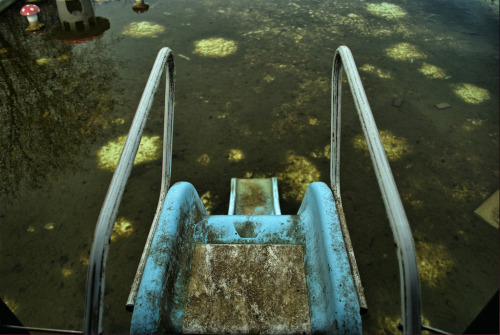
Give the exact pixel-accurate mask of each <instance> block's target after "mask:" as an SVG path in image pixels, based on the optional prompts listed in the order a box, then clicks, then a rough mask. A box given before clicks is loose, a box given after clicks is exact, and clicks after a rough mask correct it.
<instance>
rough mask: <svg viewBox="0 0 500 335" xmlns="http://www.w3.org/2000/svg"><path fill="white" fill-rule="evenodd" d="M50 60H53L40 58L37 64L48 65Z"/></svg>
mask: <svg viewBox="0 0 500 335" xmlns="http://www.w3.org/2000/svg"><path fill="white" fill-rule="evenodd" d="M50 60H51V59H50V58H48V57H42V58H38V59H37V60H36V63H37V64H38V65H46V64H48V63H50Z"/></svg>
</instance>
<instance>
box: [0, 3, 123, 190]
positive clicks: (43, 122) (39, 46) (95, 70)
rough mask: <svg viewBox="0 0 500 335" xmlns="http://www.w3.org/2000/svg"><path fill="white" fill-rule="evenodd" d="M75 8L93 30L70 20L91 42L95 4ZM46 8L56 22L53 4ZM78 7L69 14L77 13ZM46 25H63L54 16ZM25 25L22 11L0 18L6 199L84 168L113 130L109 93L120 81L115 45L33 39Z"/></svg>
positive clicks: (1, 171) (0, 183) (0, 175)
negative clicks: (100, 140)
mask: <svg viewBox="0 0 500 335" xmlns="http://www.w3.org/2000/svg"><path fill="white" fill-rule="evenodd" d="M68 2H74V1H68ZM77 2H78V3H79V4H80V5H81V12H82V13H85V15H87V18H88V19H87V22H88V27H89V28H88V29H86V26H85V24H82V25H80V24H79V23H77V22H78V21H77V20H76V19H74V20H73V21H71V22H74V26H75V27H76V29H77V31H76V32H75V34H80V35H78V36H77V37H82V36H83V35H82V34H87V35H85V36H87V38H88V37H89V36H92V34H93V33H94V32H95V31H97V30H96V27H98V26H99V20H98V18H95V15H94V14H93V10H91V11H90V12H89V11H88V10H86V9H87V8H88V7H85V6H86V3H89V4H90V1H77ZM58 3H59V1H58ZM41 7H42V11H44V12H45V15H47V14H48V13H51V14H52V15H55V16H56V17H57V14H56V13H55V10H54V9H55V8H54V7H55V6H54V5H53V3H42V4H41ZM79 8H80V7H78V6H76V5H75V7H72V8H71V7H70V8H69V9H68V12H69V13H71V10H72V12H73V14H72V15H76V14H78V13H75V12H79ZM92 18H95V19H94V23H95V24H93V23H91V22H92ZM51 21H52V22H51ZM106 21H107V20H106ZM44 22H47V23H48V24H47V25H51V26H54V24H57V22H56V21H55V20H54V18H53V17H48V16H45V17H44ZM67 22H69V21H67ZM50 23H52V24H50ZM25 25H26V22H25V18H24V17H22V16H20V15H19V9H18V8H16V6H11V7H10V8H8V9H7V10H5V11H4V12H2V13H0V111H1V113H0V190H1V193H2V194H7V195H15V194H17V193H18V191H19V190H20V189H26V188H27V189H30V188H36V187H40V186H43V185H44V184H45V183H46V180H47V176H48V175H51V176H53V177H54V176H57V175H58V174H59V173H60V172H62V171H65V170H67V169H68V168H72V169H75V168H78V167H79V166H80V165H81V164H80V163H81V161H82V159H84V158H85V157H87V153H89V151H90V147H91V145H92V143H93V142H94V141H95V140H96V139H97V138H98V137H99V136H101V135H102V134H103V133H104V131H109V130H106V129H107V128H108V127H109V126H110V124H111V120H112V118H113V116H112V114H113V111H114V104H115V102H114V101H115V100H114V97H113V96H112V95H111V93H110V90H111V87H112V86H113V85H112V83H113V82H114V81H116V80H117V79H118V77H117V70H116V67H115V64H114V62H113V61H112V59H111V56H110V54H111V53H110V51H109V50H110V45H109V43H112V42H108V41H105V40H103V39H96V40H94V41H92V42H88V43H85V44H80V45H78V47H76V46H75V45H72V44H68V43H63V42H61V41H59V40H56V39H54V38H53V35H52V34H51V33H50V31H49V33H48V34H47V33H45V34H41V35H31V34H29V33H27V32H26V31H25ZM70 26H71V24H70ZM79 27H82V28H83V30H84V32H82V31H79V29H81V28H79ZM107 27H108V28H109V22H108V25H107ZM48 28H49V30H50V29H51V28H50V27H48ZM106 29H107V28H106ZM89 32H92V34H91V33H89ZM69 33H71V32H69ZM73 37H74V35H73ZM89 154H90V153H89ZM51 178H52V177H51Z"/></svg>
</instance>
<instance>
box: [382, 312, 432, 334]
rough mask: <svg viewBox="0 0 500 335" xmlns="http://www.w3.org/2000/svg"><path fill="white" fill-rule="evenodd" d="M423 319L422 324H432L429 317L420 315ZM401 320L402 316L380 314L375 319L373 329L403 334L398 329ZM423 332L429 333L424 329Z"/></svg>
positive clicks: (383, 332) (386, 332) (384, 332)
mask: <svg viewBox="0 0 500 335" xmlns="http://www.w3.org/2000/svg"><path fill="white" fill-rule="evenodd" d="M420 319H421V320H422V324H423V325H426V326H430V322H429V319H427V318H426V317H425V316H424V315H421V316H420ZM400 322H401V316H399V315H395V316H379V317H377V318H376V319H375V326H374V328H373V329H376V330H377V331H376V334H401V331H400V330H399V329H398V324H399V323H400ZM422 334H428V333H427V332H426V331H425V330H424V331H422Z"/></svg>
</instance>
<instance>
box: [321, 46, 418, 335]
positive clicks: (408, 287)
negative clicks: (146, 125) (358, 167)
mask: <svg viewBox="0 0 500 335" xmlns="http://www.w3.org/2000/svg"><path fill="white" fill-rule="evenodd" d="M342 68H344V71H345V73H346V75H347V80H348V82H349V86H350V89H351V93H352V96H353V98H354V104H355V106H356V110H357V111H358V115H359V119H360V121H361V127H362V128H363V133H364V135H365V138H366V142H367V144H368V151H369V152H370V156H371V159H372V163H373V166H374V169H375V174H376V176H377V180H378V183H379V187H380V191H381V193H382V198H383V200H384V204H385V208H386V211H387V216H388V218H389V223H390V225H391V228H392V233H393V235H394V240H395V243H396V248H397V256H398V263H399V272H400V283H401V284H400V285H401V314H402V321H403V322H402V323H403V333H405V334H420V333H421V330H422V325H421V319H420V318H421V316H420V281H419V274H418V266H417V256H416V253H415V245H414V242H413V237H412V234H411V230H410V226H409V224H408V219H407V218H406V214H405V211H404V208H403V204H402V202H401V198H400V197H399V193H398V190H397V188H396V183H395V182H394V177H393V176H392V172H391V168H390V166H389V162H388V160H387V156H386V154H385V151H384V147H383V146H382V142H381V141H380V137H379V134H378V130H377V126H376V124H375V120H374V118H373V114H372V112H371V109H370V105H369V104H368V99H367V98H366V94H365V90H364V89H363V85H362V83H361V79H360V77H359V73H358V70H357V68H356V64H355V63H354V59H353V57H352V53H351V51H350V50H349V48H348V47H346V46H340V47H339V48H338V49H337V50H336V52H335V57H334V59H333V68H332V96H331V98H332V101H331V103H332V107H331V108H332V120H331V133H332V137H331V159H330V184H331V185H330V186H331V188H332V191H333V194H334V196H335V198H336V200H337V201H338V203H341V200H340V199H341V198H340V173H339V172H340V171H339V170H340V107H341V95H342Z"/></svg>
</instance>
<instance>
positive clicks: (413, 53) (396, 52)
mask: <svg viewBox="0 0 500 335" xmlns="http://www.w3.org/2000/svg"><path fill="white" fill-rule="evenodd" d="M385 53H386V54H387V56H389V57H391V58H392V59H395V60H413V59H423V58H426V57H427V56H426V55H425V54H424V53H422V52H420V51H419V50H418V49H417V47H416V46H414V45H412V44H410V43H398V44H396V45H393V46H392V47H390V48H388V49H386V50H385Z"/></svg>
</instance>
